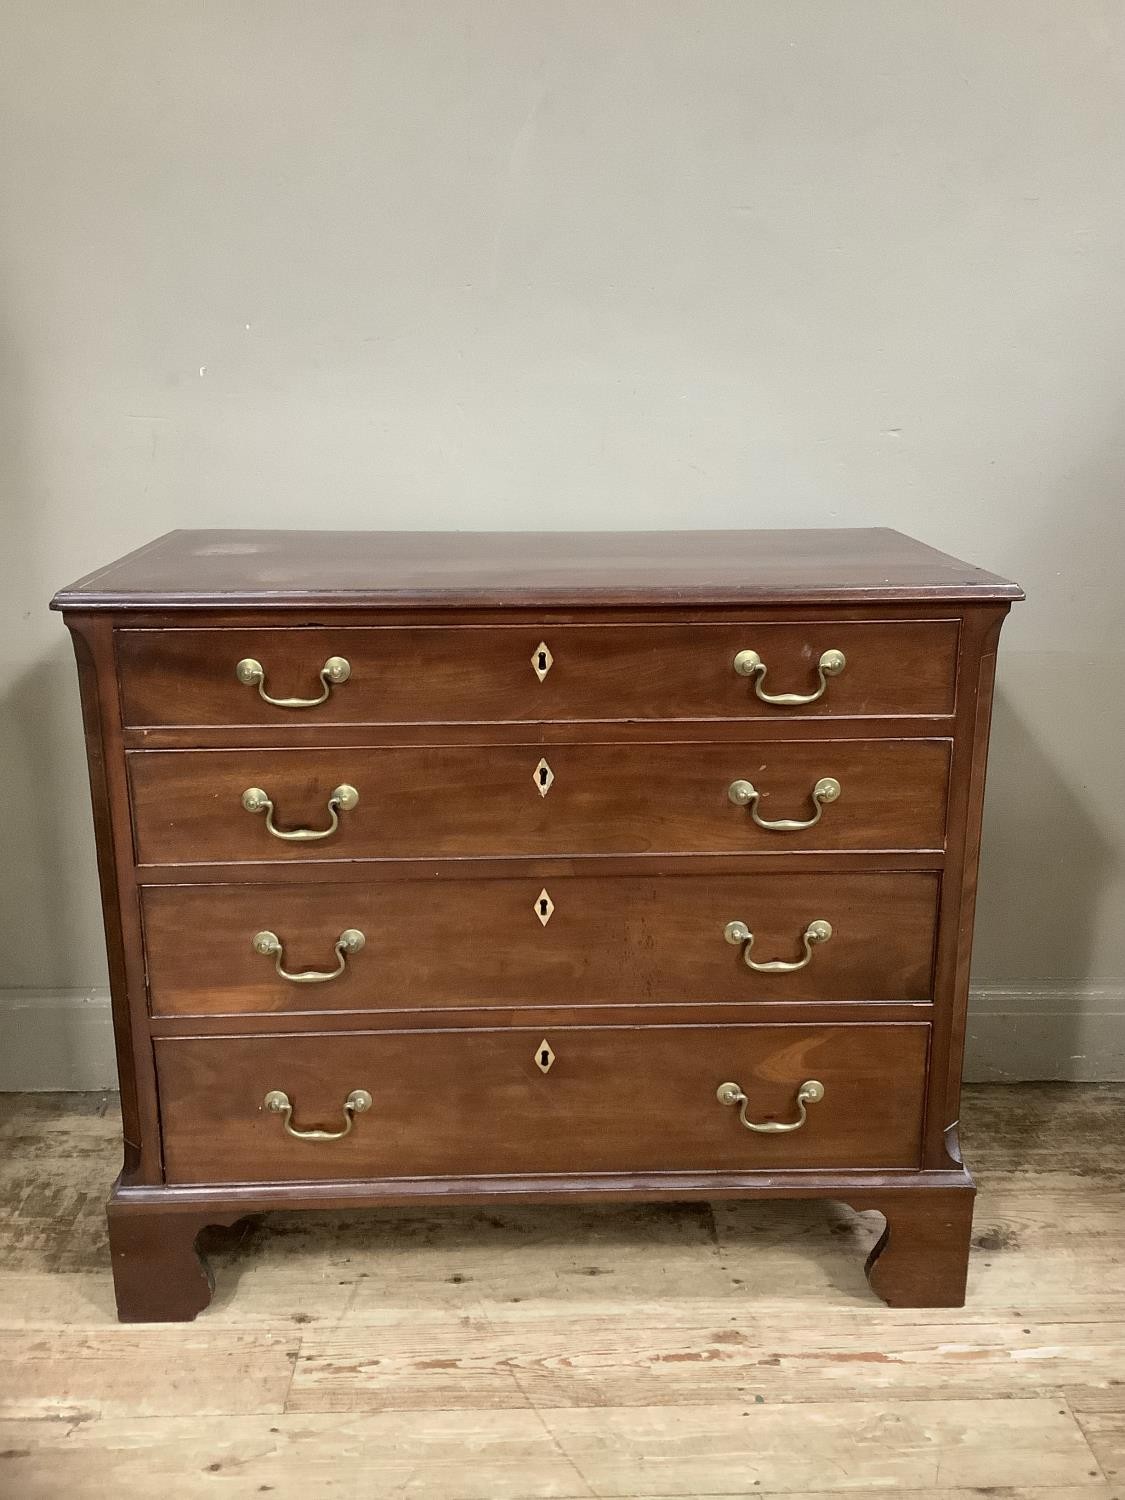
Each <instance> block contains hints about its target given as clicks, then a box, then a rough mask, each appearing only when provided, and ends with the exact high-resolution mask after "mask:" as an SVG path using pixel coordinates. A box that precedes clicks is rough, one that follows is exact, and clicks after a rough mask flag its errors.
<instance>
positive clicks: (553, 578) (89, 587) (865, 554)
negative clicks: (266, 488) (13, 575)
mask: <svg viewBox="0 0 1125 1500" xmlns="http://www.w3.org/2000/svg"><path fill="white" fill-rule="evenodd" d="M1022 597H1023V593H1022V590H1021V589H1020V588H1019V587H1018V586H1017V585H1016V584H1013V583H1009V582H1008V581H1007V580H1005V579H1003V578H998V577H996V575H995V574H992V573H986V572H985V571H984V570H983V569H982V568H977V567H973V566H972V565H971V564H970V563H964V562H960V561H958V560H957V559H956V558H953V557H949V556H947V555H946V554H945V553H943V552H937V551H935V550H934V548H932V547H927V546H925V545H924V544H923V543H922V542H917V541H914V540H913V539H912V538H911V537H907V536H903V535H902V534H901V533H900V532H897V531H891V530H888V529H886V528H883V527H872V528H854V529H853V528H849V529H841V530H804V531H801V530H795V531H653V532H637V531H629V532H613V531H586V532H581V531H580V532H495V531H493V532H473V531H457V532H440V531H424V532H409V531H227V530H222V531H172V532H169V533H168V534H167V535H166V536H162V537H158V538H157V539H156V540H155V541H153V542H150V543H148V545H147V546H145V547H142V548H140V549H139V550H138V551H136V552H132V553H130V554H129V555H128V556H126V557H123V558H120V559H118V560H117V561H116V562H114V563H111V564H109V566H108V567H104V568H100V569H98V570H97V571H96V572H94V573H91V574H89V575H88V576H87V577H85V578H82V579H79V580H78V582H77V583H74V584H71V585H70V587H69V588H65V589H61V590H60V591H59V592H58V594H56V595H55V598H54V600H53V605H54V607H55V608H56V609H73V608H79V607H81V608H85V609H98V608H102V609H104V608H109V609H116V610H119V611H128V610H132V609H143V608H145V607H146V606H147V607H152V606H153V605H156V606H157V607H158V608H164V609H168V608H169V607H173V606H176V605H180V606H184V607H189V608H192V607H194V608H206V609H213V608H216V607H226V608H232V607H237V606H239V605H248V606H249V607H251V608H253V607H257V608H261V607H262V606H263V605H268V606H269V607H271V608H273V609H291V608H295V609H302V610H307V609H309V608H310V606H315V607H324V606H328V607H330V608H335V609H341V608H356V607H358V608H371V609H381V608H394V607H396V606H399V607H401V606H402V605H404V604H408V605H412V606H420V605H425V604H427V603H437V604H440V605H441V606H442V607H443V608H445V609H450V608H457V607H461V606H465V605H468V606H472V607H477V608H480V607H489V606H492V607H496V606H500V607H507V608H512V607H516V608H520V607H522V608H538V607H542V606H544V605H547V606H551V605H555V606H558V605H562V606H566V605H579V606H586V605H590V604H594V605H603V606H604V605H607V604H617V603H621V604H630V605H636V604H638V603H639V604H646V603H647V604H663V605H677V606H683V605H691V604H697V605H699V604H739V603H755V604H761V603H782V604H786V605H795V604H799V603H806V602H814V603H816V602H823V601H825V600H828V601H831V602H837V601H842V602H847V603H851V602H856V603H861V604H862V603H872V602H891V603H893V602H897V601H900V600H911V601H917V600H932V601H938V600H941V601H973V602H976V603H982V602H987V601H989V600H1005V601H1011V600H1013V599H1020V598H1022Z"/></svg>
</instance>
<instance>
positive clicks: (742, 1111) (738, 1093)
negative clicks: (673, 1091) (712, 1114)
mask: <svg viewBox="0 0 1125 1500" xmlns="http://www.w3.org/2000/svg"><path fill="white" fill-rule="evenodd" d="M715 1098H716V1099H717V1100H718V1101H719V1103H720V1104H737V1105H738V1118H739V1119H740V1120H741V1121H742V1123H743V1125H745V1126H746V1129H747V1130H753V1131H756V1132H757V1134H759V1135H787V1134H788V1132H789V1131H791V1130H800V1128H801V1126H802V1125H803V1124H804V1123H805V1121H806V1120H807V1119H808V1112H807V1110H806V1109H805V1105H806V1104H818V1103H819V1102H820V1100H821V1099H823V1098H824V1085H823V1083H820V1082H818V1080H817V1079H815V1078H810V1079H808V1080H807V1082H805V1083H802V1085H801V1087H800V1088H799V1089H798V1090H797V1110H798V1115H797V1118H796V1119H795V1120H793V1121H791V1122H790V1123H789V1124H788V1125H786V1124H784V1123H783V1122H781V1121H780V1120H765V1121H763V1122H762V1124H760V1125H759V1124H757V1123H756V1122H755V1121H753V1120H748V1119H747V1118H746V1106H747V1104H748V1103H749V1100H748V1099H747V1098H746V1095H745V1094H744V1093H743V1092H742V1090H741V1089H740V1088H739V1086H738V1084H737V1083H720V1084H719V1087H718V1088H717V1089H716V1090H715Z"/></svg>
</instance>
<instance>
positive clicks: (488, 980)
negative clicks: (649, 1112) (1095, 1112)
mask: <svg viewBox="0 0 1125 1500" xmlns="http://www.w3.org/2000/svg"><path fill="white" fill-rule="evenodd" d="M937 901H938V877H937V875H936V874H926V873H920V872H901V873H900V872H890V871H887V872H879V873H876V874H844V875H827V874H806V875H791V874H784V875H783V874H778V875H769V874H766V875H719V876H708V875H698V876H682V875H664V876H657V877H655V878H650V879H638V878H636V877H633V876H625V875H618V876H609V877H590V878H586V877H566V876H561V877H558V878H555V877H553V876H552V877H550V878H548V879H547V881H546V884H544V882H543V881H542V880H536V879H532V878H525V879H487V878H486V879H481V880H401V881H400V880H382V881H372V882H366V883H351V884H341V885H336V884H323V883H319V882H318V883H309V884H302V885H300V886H293V885H279V884H270V885H238V886H220V885H213V886H207V885H197V886H150V887H148V888H147V889H145V891H144V892H143V910H144V929H145V948H146V954H147V969H148V979H149V995H150V1001H151V1006H152V1010H153V1013H154V1014H156V1015H223V1014H236V1013H240V1012H259V1013H261V1012H273V1013H301V1012H305V1013H307V1012H310V1011H325V1010H357V1011H363V1010H395V1009H399V1008H405V1009H414V1010H418V1009H427V1010H429V1009H447V1008H448V1009H456V1008H459V1007H468V1006H490V1005H499V1006H518V1007H519V1008H521V1009H527V1008H530V1007H534V1006H565V1005H581V1004H599V1003H600V1004H635V1005H640V1004H646V1005H662V1004H684V1003H691V1002H719V1003H732V1002H733V1003H737V1002H738V1001H754V1002H757V1001H765V1000H774V1001H786V1000H798V1001H799V1000H817V1001H875V1002H878V1001H882V1002H891V1003H895V1002H903V1001H921V1002H924V1001H928V1000H929V999H930V998H931V977H932V964H933V951H934V931H935V927H936V920H937ZM736 922H741V923H743V924H744V925H745V927H746V928H747V929H748V930H749V931H750V932H751V933H752V935H753V939H752V941H750V940H748V939H743V938H742V937H741V934H740V933H736V932H731V933H730V934H729V938H728V935H727V932H726V929H727V927H728V924H730V923H736ZM817 922H827V923H828V924H829V926H830V928H831V934H830V936H829V937H828V938H827V939H826V940H823V941H817V940H816V934H814V937H813V940H812V941H811V942H808V943H807V942H806V941H805V934H806V933H808V932H809V929H810V927H811V926H812V924H814V923H817ZM349 931H351V932H359V933H361V934H362V938H363V943H362V947H359V948H358V951H350V950H351V949H352V948H354V947H355V944H354V940H353V942H352V943H351V944H348V943H344V944H341V943H340V938H341V935H342V934H345V933H347V932H349ZM262 933H265V934H266V935H267V940H263V941H260V942H259V943H258V946H257V948H256V947H255V938H257V937H258V936H259V935H260V934H262ZM270 935H272V937H273V938H274V939H276V945H273V944H271V943H270V942H269V941H268V938H269V936H270ZM748 960H749V962H752V963H757V964H771V963H778V962H781V963H789V964H795V963H802V962H803V965H804V966H803V967H800V968H790V969H785V970H781V971H778V970H776V969H766V970H764V971H762V970H756V969H752V968H750V967H749V963H748V962H747V961H748ZM279 969H280V970H281V971H282V972H283V973H284V974H286V975H289V976H291V977H290V978H284V977H282V973H279ZM321 976H332V977H330V978H329V977H321Z"/></svg>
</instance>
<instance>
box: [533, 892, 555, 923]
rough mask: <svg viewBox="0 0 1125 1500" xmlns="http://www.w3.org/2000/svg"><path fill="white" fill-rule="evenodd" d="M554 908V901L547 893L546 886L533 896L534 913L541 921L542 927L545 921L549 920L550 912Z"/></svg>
mask: <svg viewBox="0 0 1125 1500" xmlns="http://www.w3.org/2000/svg"><path fill="white" fill-rule="evenodd" d="M554 909H555V903H554V902H553V901H552V900H551V898H550V896H549V895H548V894H547V891H546V888H544V889H543V890H541V891H540V892H539V894H538V896H536V898H535V915H536V916H537V917H538V918H539V920H540V921H541V922H542V923H543V926H544V927H546V925H547V923H548V922H549V921H550V920H551V913H552V912H553V911H554Z"/></svg>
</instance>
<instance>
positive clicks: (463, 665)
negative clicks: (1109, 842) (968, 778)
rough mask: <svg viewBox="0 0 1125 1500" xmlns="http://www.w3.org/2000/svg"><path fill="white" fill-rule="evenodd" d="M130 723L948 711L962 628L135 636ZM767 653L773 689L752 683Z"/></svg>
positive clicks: (815, 625)
mask: <svg viewBox="0 0 1125 1500" xmlns="http://www.w3.org/2000/svg"><path fill="white" fill-rule="evenodd" d="M116 639H117V663H118V672H119V675H120V680H121V695H122V707H123V714H124V722H125V724H126V725H127V726H135V727H145V726H157V725H180V726H222V725H232V726H234V725H263V724H264V725H276V726H279V727H283V728H285V727H290V726H296V725H308V724H390V723H411V722H417V723H437V722H443V723H456V722H470V723H482V722H519V721H541V720H550V719H561V720H568V719H577V720H582V719H587V720H591V719H680V718H687V719H694V718H704V719H706V718H716V717H717V718H736V719H741V718H747V719H754V718H779V717H781V718H784V717H786V716H793V717H798V718H801V717H808V716H813V717H819V716H827V717H834V716H848V715H855V716H871V715H888V714H890V715H917V714H949V713H951V712H952V711H953V698H954V686H955V677H956V661H957V641H958V624H957V621H955V620H925V621H916V620H914V621H871V622H863V621H850V622H849V621H842V622H841V621H818V622H806V623H794V624H760V623H757V622H754V621H748V622H747V623H745V624H733V625H730V624H726V625H694V624H693V625H653V624H645V625H542V626H539V625H519V626H488V627H483V626H448V625H440V626H411V627H393V626H384V627H367V628H362V629H357V628H351V629H336V628H328V627H321V628H315V629H293V630H278V629H272V630H271V629H227V630H120V631H118V632H117V638H116ZM747 650H753V651H756V652H757V653H758V656H759V657H760V658H761V660H762V662H763V663H764V664H765V666H766V668H767V671H766V675H765V677H764V679H760V678H757V677H754V678H747V677H744V676H740V675H739V674H738V673H737V672H736V671H735V669H734V660H735V657H736V656H737V655H738V654H739V652H742V651H747ZM830 650H838V651H841V652H843V654H844V657H845V662H846V664H845V666H844V669H843V671H842V672H840V673H839V675H837V676H830V677H829V678H828V682H827V687H826V688H825V691H824V692H823V694H822V695H821V696H820V697H819V698H818V699H817V701H816V702H815V703H811V704H808V705H775V704H769V703H764V702H762V701H761V700H760V698H759V697H758V696H757V693H756V690H755V684H756V683H757V684H758V685H760V686H761V688H762V691H763V692H766V693H769V694H772V695H777V694H786V693H789V694H799V695H805V694H809V693H813V692H815V691H816V690H817V689H818V687H819V686H820V678H819V676H818V663H819V661H820V657H821V656H822V654H823V653H824V652H825V651H830ZM332 658H343V659H344V660H345V661H346V662H347V663H348V667H349V669H350V671H349V675H348V676H347V679H346V681H343V682H340V683H337V684H335V685H333V686H332V687H331V689H330V691H329V692H328V696H327V698H326V699H325V701H324V702H322V703H319V704H317V705H316V706H315V707H309V708H291V707H290V708H285V707H276V706H274V705H271V704H270V703H267V702H265V701H264V700H263V698H262V697H261V695H260V692H259V689H258V686H257V685H256V684H255V683H254V682H251V683H249V684H246V683H243V682H241V681H239V679H238V676H237V675H236V670H235V669H236V667H237V666H238V664H239V662H241V661H253V662H257V663H258V664H259V665H260V666H261V668H262V669H263V673H264V682H263V685H264V689H265V691H266V692H267V693H269V694H270V696H271V697H275V698H287V697H297V698H303V699H309V698H317V697H319V696H320V695H321V694H322V693H323V691H324V681H323V679H322V678H321V676H320V673H321V669H322V667H324V665H325V663H327V662H328V661H329V660H331V659H332Z"/></svg>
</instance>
